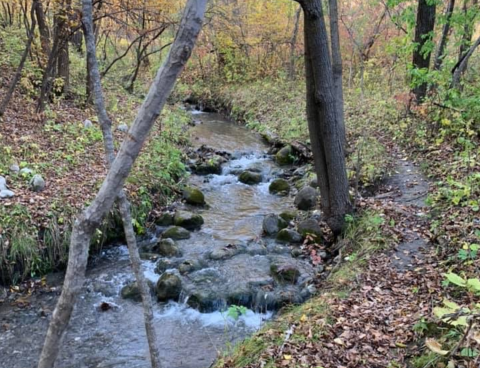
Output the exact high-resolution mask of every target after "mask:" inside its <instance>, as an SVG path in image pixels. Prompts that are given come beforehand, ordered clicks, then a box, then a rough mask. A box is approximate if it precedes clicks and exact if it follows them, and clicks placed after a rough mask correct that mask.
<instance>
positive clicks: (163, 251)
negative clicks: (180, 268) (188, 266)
mask: <svg viewBox="0 0 480 368" xmlns="http://www.w3.org/2000/svg"><path fill="white" fill-rule="evenodd" d="M152 252H153V253H157V254H160V255H161V256H163V257H181V256H182V252H181V251H180V249H179V248H178V246H177V244H176V243H175V241H174V240H173V239H171V238H166V239H160V240H159V241H158V243H157V244H155V245H154V246H153V247H152Z"/></svg>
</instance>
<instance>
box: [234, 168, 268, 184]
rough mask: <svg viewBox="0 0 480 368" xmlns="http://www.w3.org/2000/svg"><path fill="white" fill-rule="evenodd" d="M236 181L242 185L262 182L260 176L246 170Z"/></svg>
mask: <svg viewBox="0 0 480 368" xmlns="http://www.w3.org/2000/svg"><path fill="white" fill-rule="evenodd" d="M238 180H240V182H242V183H244V184H248V185H254V184H258V183H261V182H262V174H260V173H257V172H253V171H248V170H247V171H244V172H242V173H241V174H240V176H239V177H238Z"/></svg>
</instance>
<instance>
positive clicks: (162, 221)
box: [155, 212, 175, 226]
mask: <svg viewBox="0 0 480 368" xmlns="http://www.w3.org/2000/svg"><path fill="white" fill-rule="evenodd" d="M174 217H175V215H174V214H173V213H171V212H163V213H162V214H161V215H160V216H159V217H158V218H157V219H156V220H155V224H156V225H158V226H170V225H173V219H174Z"/></svg>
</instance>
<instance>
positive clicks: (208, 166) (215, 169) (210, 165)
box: [192, 155, 225, 175]
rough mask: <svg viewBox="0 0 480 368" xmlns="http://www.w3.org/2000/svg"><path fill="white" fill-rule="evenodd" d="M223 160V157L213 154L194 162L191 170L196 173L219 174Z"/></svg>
mask: <svg viewBox="0 0 480 368" xmlns="http://www.w3.org/2000/svg"><path fill="white" fill-rule="evenodd" d="M224 162H225V159H224V158H223V157H221V156H218V155H215V156H213V157H212V158H210V159H208V160H203V161H199V162H196V163H195V164H194V165H193V167H192V170H193V172H194V173H195V174H197V175H210V174H217V175H220V174H221V173H222V163H224Z"/></svg>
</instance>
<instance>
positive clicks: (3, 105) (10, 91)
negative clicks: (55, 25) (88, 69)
mask: <svg viewBox="0 0 480 368" xmlns="http://www.w3.org/2000/svg"><path fill="white" fill-rule="evenodd" d="M38 5H39V1H38V0H33V2H32V10H31V18H32V24H31V26H30V31H29V34H28V40H27V44H26V46H25V50H24V51H23V55H22V59H21V60H20V64H18V67H17V71H16V72H15V75H14V77H13V79H12V81H11V82H10V86H9V87H8V91H7V93H6V95H5V97H4V98H3V101H2V102H1V103H0V116H3V114H5V110H6V109H7V106H8V103H9V102H10V99H11V98H12V96H13V92H14V91H15V88H16V87H17V84H18V81H19V80H20V77H21V76H22V71H23V67H24V66H25V61H26V60H27V57H28V54H29V53H30V50H31V48H32V42H33V38H34V37H35V26H36V22H35V16H34V14H35V9H36V8H37V7H38Z"/></svg>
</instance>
